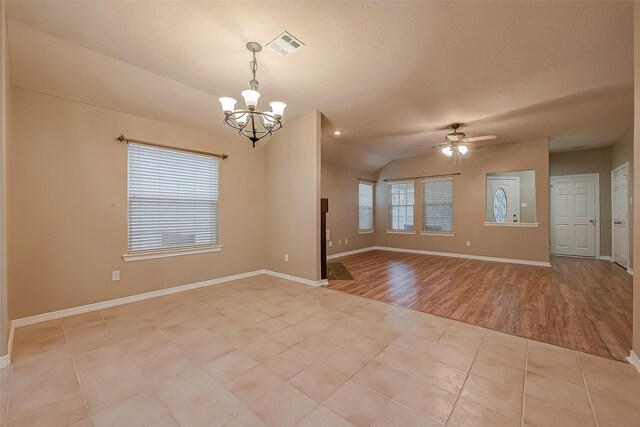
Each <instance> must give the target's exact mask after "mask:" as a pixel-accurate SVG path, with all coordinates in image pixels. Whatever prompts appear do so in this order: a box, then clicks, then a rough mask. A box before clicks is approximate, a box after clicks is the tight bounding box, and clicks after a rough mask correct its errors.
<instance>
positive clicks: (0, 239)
mask: <svg viewBox="0 0 640 427" xmlns="http://www.w3.org/2000/svg"><path fill="white" fill-rule="evenodd" d="M5 5H6V3H5V2H4V1H2V2H0V39H1V43H0V45H1V46H2V57H1V58H0V62H1V63H2V67H1V71H0V74H2V77H1V81H0V98H1V99H2V102H1V105H0V109H1V110H2V117H1V119H0V356H4V355H6V354H7V347H8V343H7V342H8V337H9V317H8V309H7V268H6V267H7V259H6V253H7V252H6V249H7V248H6V230H7V228H6V218H7V215H6V213H7V212H6V206H7V203H6V170H7V168H6V161H5V160H6V146H7V141H8V139H9V134H10V129H11V127H10V123H11V115H10V112H11V108H10V105H11V89H12V88H11V74H10V67H9V51H8V44H7V21H6V16H5Z"/></svg>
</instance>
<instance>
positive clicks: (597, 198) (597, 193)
mask: <svg viewBox="0 0 640 427" xmlns="http://www.w3.org/2000/svg"><path fill="white" fill-rule="evenodd" d="M585 177H592V178H595V179H596V185H595V205H596V209H595V214H596V255H595V257H594V259H603V258H604V259H608V258H607V257H606V256H605V257H602V256H600V173H598V172H596V173H579V174H573V175H552V176H550V177H549V225H551V221H552V219H551V204H552V203H553V197H551V185H552V182H551V181H552V180H553V179H554V178H558V179H561V178H585ZM552 232H553V227H549V248H551V233H552ZM612 238H613V237H612ZM549 252H551V251H549ZM559 256H574V255H559ZM575 256H576V257H579V256H578V255H575Z"/></svg>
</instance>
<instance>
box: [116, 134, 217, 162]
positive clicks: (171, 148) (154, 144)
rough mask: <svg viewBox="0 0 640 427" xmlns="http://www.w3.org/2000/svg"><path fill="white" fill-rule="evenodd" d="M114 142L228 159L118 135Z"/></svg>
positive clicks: (206, 152)
mask: <svg viewBox="0 0 640 427" xmlns="http://www.w3.org/2000/svg"><path fill="white" fill-rule="evenodd" d="M116 141H120V142H125V143H127V144H129V143H131V142H132V143H134V144H141V145H149V146H151V147H158V148H166V149H169V150H176V151H186V152H187V153H193V154H201V155H203V156H213V157H219V158H221V159H222V160H224V159H226V158H227V157H229V156H228V155H226V154H218V153H211V152H209V151H200V150H192V149H189V148H180V147H172V146H170V145H164V144H156V143H155V142H147V141H140V140H138V139H131V138H127V137H126V136H124V135H120V136H119V137H117V138H116Z"/></svg>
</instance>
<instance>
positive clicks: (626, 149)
mask: <svg viewBox="0 0 640 427" xmlns="http://www.w3.org/2000/svg"><path fill="white" fill-rule="evenodd" d="M625 163H629V181H628V188H627V190H628V193H629V197H630V198H631V197H633V182H634V181H633V127H631V128H629V130H627V131H626V132H625V133H624V134H623V135H622V136H621V137H620V138H618V139H617V140H616V142H614V143H613V145H612V146H611V170H614V169H615V168H617V167H618V166H622V165H623V164H625ZM629 235H630V236H631V237H633V203H629ZM629 268H631V269H633V239H632V238H631V239H629Z"/></svg>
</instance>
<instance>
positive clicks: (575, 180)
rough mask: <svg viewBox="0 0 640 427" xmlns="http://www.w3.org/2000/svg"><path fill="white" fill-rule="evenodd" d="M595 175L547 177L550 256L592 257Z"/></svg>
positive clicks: (593, 246) (594, 232)
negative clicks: (549, 209) (549, 183)
mask: <svg viewBox="0 0 640 427" xmlns="http://www.w3.org/2000/svg"><path fill="white" fill-rule="evenodd" d="M597 185H598V180H597V175H572V176H555V177H553V176H552V177H551V253H553V254H557V255H575V256H585V257H595V256H596V227H597V226H598V225H597V224H596V209H597V206H596V186H597Z"/></svg>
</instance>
